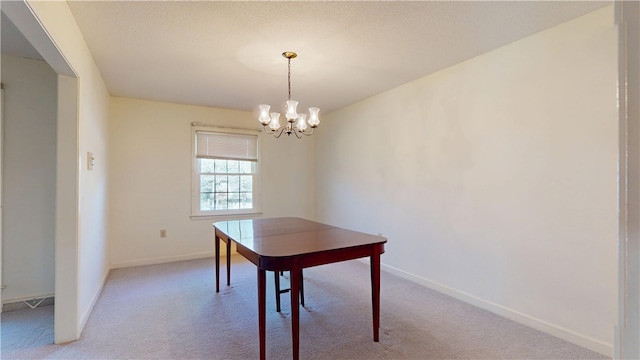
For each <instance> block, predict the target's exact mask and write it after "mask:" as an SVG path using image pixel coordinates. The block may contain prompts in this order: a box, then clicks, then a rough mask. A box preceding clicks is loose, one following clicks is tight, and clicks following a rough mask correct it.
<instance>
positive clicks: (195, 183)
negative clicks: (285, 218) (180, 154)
mask: <svg viewBox="0 0 640 360" xmlns="http://www.w3.org/2000/svg"><path fill="white" fill-rule="evenodd" d="M199 132H205V133H218V134H220V133H222V134H229V135H251V136H255V138H256V152H257V160H256V162H255V164H254V174H253V208H251V209H227V210H208V211H202V210H200V194H201V193H200V190H201V188H200V176H201V172H200V168H199V166H198V165H199V161H198V160H199V159H198V158H197V157H196V156H197V155H196V154H197V140H196V137H197V134H198V133H199ZM260 148H261V140H260V136H259V132H258V131H254V130H247V129H233V128H222V127H215V126H202V125H201V126H192V127H191V218H215V219H224V218H234V219H237V218H244V217H252V216H254V215H259V214H261V213H262V208H261V203H262V201H261V198H262V192H261V183H262V177H261V171H260V163H261V160H260Z"/></svg>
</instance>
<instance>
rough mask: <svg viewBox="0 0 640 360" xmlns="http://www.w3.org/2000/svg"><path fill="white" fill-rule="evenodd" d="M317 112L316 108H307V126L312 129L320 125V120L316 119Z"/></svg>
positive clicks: (318, 110)
mask: <svg viewBox="0 0 640 360" xmlns="http://www.w3.org/2000/svg"><path fill="white" fill-rule="evenodd" d="M319 112H320V109H319V108H317V107H312V108H309V125H311V127H312V128H315V127H317V126H318V125H319V124H320V119H318V113H319Z"/></svg>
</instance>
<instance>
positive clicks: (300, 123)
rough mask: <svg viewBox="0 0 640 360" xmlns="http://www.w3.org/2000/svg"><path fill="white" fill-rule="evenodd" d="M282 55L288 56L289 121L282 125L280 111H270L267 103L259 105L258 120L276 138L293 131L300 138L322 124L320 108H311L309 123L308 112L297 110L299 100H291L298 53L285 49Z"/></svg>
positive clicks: (287, 109)
mask: <svg viewBox="0 0 640 360" xmlns="http://www.w3.org/2000/svg"><path fill="white" fill-rule="evenodd" d="M282 56H284V57H285V58H287V62H288V72H287V81H288V83H289V100H288V101H287V102H286V105H285V109H286V114H285V115H284V116H285V117H286V118H287V123H286V124H285V125H282V126H281V125H280V113H277V112H272V113H269V109H271V106H269V105H266V104H262V105H260V106H259V108H260V116H259V117H258V121H260V124H262V128H263V129H264V131H265V132H266V133H267V134H273V136H275V137H276V138H279V137H280V136H281V135H282V134H283V133H286V134H287V136H289V135H291V134H292V133H293V134H294V135H295V136H296V137H297V138H298V139H302V135H305V136H310V135H313V132H314V130H315V128H317V127H318V125H319V124H320V119H318V112H320V109H318V108H317V107H312V108H309V121H308V125H307V114H298V112H297V110H296V107H298V102H297V101H295V100H291V59H295V58H296V57H297V56H298V54H296V53H294V52H292V51H285V52H283V53H282ZM309 127H311V131H308V130H307V129H308V128H309Z"/></svg>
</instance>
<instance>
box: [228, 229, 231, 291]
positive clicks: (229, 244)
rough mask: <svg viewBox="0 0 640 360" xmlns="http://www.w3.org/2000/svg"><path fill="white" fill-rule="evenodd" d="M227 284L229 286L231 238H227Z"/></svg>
mask: <svg viewBox="0 0 640 360" xmlns="http://www.w3.org/2000/svg"><path fill="white" fill-rule="evenodd" d="M227 286H231V240H227Z"/></svg>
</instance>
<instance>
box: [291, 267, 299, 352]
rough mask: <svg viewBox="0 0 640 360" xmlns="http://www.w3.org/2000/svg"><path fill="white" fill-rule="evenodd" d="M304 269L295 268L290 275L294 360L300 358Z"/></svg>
mask: <svg viewBox="0 0 640 360" xmlns="http://www.w3.org/2000/svg"><path fill="white" fill-rule="evenodd" d="M301 272H302V269H300V268H298V267H297V266H295V265H294V266H293V268H292V269H291V272H290V273H289V274H290V276H291V278H290V279H289V282H290V283H291V290H290V291H289V292H290V293H291V347H292V349H293V360H298V359H299V357H300V302H299V301H300V299H299V295H300V280H301V279H302V274H301Z"/></svg>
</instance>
